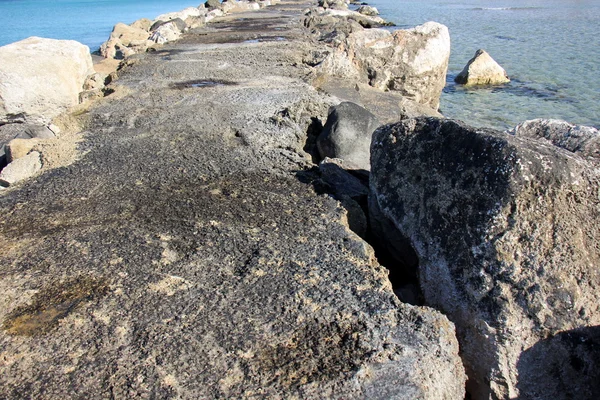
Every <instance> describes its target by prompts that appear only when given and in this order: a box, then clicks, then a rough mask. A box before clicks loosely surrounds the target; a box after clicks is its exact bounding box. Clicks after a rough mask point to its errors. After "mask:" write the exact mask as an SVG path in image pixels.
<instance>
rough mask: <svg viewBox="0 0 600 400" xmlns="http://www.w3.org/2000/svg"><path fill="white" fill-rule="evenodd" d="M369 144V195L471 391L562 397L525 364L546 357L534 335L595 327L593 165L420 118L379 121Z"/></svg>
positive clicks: (598, 281) (599, 279)
mask: <svg viewBox="0 0 600 400" xmlns="http://www.w3.org/2000/svg"><path fill="white" fill-rule="evenodd" d="M565 133H566V132H565ZM371 153H372V154H371V180H370V185H371V193H370V199H371V203H372V204H373V205H374V206H375V207H377V209H378V211H379V212H380V213H381V217H380V218H381V219H383V220H384V221H383V222H384V223H388V225H390V224H391V226H394V227H395V228H396V229H397V230H398V235H400V236H401V237H403V238H404V240H405V241H408V242H409V243H410V244H411V245H412V247H413V248H414V250H415V251H416V254H417V256H418V260H419V279H420V283H421V288H422V290H423V294H424V296H425V301H426V304H428V305H431V306H434V307H436V308H438V309H440V310H442V311H443V312H444V313H446V315H448V317H449V318H450V319H451V320H452V321H453V322H454V323H455V324H456V326H457V333H458V338H459V341H460V343H461V353H462V358H463V361H464V362H465V367H466V369H467V373H468V375H469V385H468V390H469V391H470V393H471V395H472V396H473V398H474V399H487V398H517V397H519V395H520V394H522V395H523V396H524V398H530V397H528V396H530V395H531V394H532V393H538V394H539V393H544V398H559V399H563V398H566V397H565V395H564V393H563V392H561V391H563V390H565V393H567V391H566V390H567V389H564V387H563V386H560V388H559V385H556V384H552V383H550V382H549V380H553V379H555V377H554V373H553V374H551V375H548V376H546V377H544V378H543V379H542V378H541V377H540V379H530V377H528V376H527V371H530V370H538V371H539V369H536V368H538V366H536V365H533V364H531V363H539V362H540V360H542V361H544V360H550V359H555V358H554V357H555V354H553V353H552V351H551V349H552V347H551V346H550V347H547V346H541V345H540V346H538V345H537V343H538V342H540V341H543V340H545V339H547V338H549V337H551V336H553V335H556V334H558V333H560V332H563V331H567V330H571V329H578V328H583V327H589V326H594V325H598V324H600V304H599V303H598V295H597V288H598V286H599V285H600V273H599V272H598V268H597V266H598V265H599V264H600V250H599V248H598V245H597V243H598V242H599V241H600V229H599V228H598V224H597V221H598V218H599V217H600V200H599V198H598V190H599V182H600V175H599V173H598V170H597V168H596V164H595V163H593V162H589V161H587V160H586V159H584V158H583V157H580V156H578V155H577V154H576V153H572V152H569V151H565V150H564V149H561V148H558V147H555V146H553V145H550V144H548V143H547V142H544V141H543V140H539V139H531V138H526V137H518V136H517V137H515V136H512V135H508V134H506V133H500V132H496V131H492V130H486V129H475V128H470V127H468V126H465V125H462V124H461V123H458V122H455V121H451V120H439V119H426V118H419V119H412V120H406V121H403V122H401V123H398V124H393V125H386V126H383V127H381V128H380V129H378V130H377V131H376V132H375V133H374V137H373V144H372V147H371ZM386 220H387V221H386ZM532 346H536V348H537V350H536V352H535V357H525V356H524V354H525V353H524V352H526V351H528V349H530V348H531V347H532ZM544 349H547V350H548V351H550V352H549V353H545V352H544V351H545V350H544ZM565 351H566V352H567V353H566V354H569V352H568V348H567V349H566V350H565ZM565 358H566V359H568V357H565ZM544 362H545V361H544ZM553 362H554V361H553ZM550 364H551V363H550ZM581 373H592V374H593V373H594V371H588V372H584V371H581ZM565 376H566V375H565ZM524 380H526V381H527V384H526V385H525V386H526V387H527V391H526V392H523V393H520V387H521V382H522V381H524ZM562 384H564V385H566V387H567V388H569V385H570V383H569V382H568V379H565V380H564V381H563V383H562ZM546 390H553V391H550V392H549V391H546ZM568 390H571V389H568ZM533 397H535V396H533Z"/></svg>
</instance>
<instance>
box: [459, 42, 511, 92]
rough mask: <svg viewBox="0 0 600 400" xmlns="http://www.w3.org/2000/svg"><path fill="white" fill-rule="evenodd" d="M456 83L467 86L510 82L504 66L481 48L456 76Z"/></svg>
mask: <svg viewBox="0 0 600 400" xmlns="http://www.w3.org/2000/svg"><path fill="white" fill-rule="evenodd" d="M454 81H455V82H456V83H460V84H463V85H467V86H475V85H500V84H503V83H508V82H510V79H508V75H507V74H506V71H505V70H504V68H502V67H501V66H500V65H499V64H498V63H497V62H496V61H495V60H494V59H493V58H492V57H491V56H490V55H489V54H488V53H487V52H486V51H485V50H482V49H479V50H477V51H476V52H475V55H474V56H473V58H471V59H470V60H469V62H468V63H467V65H465V68H464V69H463V70H462V71H461V72H460V73H459V74H458V75H457V76H456V78H454Z"/></svg>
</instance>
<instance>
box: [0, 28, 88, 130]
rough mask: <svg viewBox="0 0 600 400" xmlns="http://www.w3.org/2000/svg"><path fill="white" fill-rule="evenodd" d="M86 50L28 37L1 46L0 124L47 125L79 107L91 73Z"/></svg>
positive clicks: (74, 44)
mask: <svg viewBox="0 0 600 400" xmlns="http://www.w3.org/2000/svg"><path fill="white" fill-rule="evenodd" d="M93 72H94V71H93V67H92V57H91V55H90V51H89V48H88V47H87V46H84V45H82V44H81V43H78V42H75V41H72V40H54V39H43V38H37V37H31V38H28V39H24V40H21V41H19V42H15V43H11V44H9V45H6V46H2V47H0V123H6V122H19V121H21V122H23V121H25V122H28V123H35V124H44V123H48V122H49V121H50V120H51V119H52V118H54V117H56V116H57V115H58V114H60V113H62V112H64V111H65V110H67V109H68V108H69V107H72V106H75V105H77V104H79V93H80V92H81V91H82V88H83V84H84V82H85V80H86V78H87V77H88V76H89V75H91V74H92V73H93Z"/></svg>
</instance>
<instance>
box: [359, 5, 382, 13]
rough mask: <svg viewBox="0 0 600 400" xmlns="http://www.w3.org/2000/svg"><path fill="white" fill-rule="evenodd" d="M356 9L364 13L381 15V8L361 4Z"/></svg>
mask: <svg viewBox="0 0 600 400" xmlns="http://www.w3.org/2000/svg"><path fill="white" fill-rule="evenodd" d="M356 11H358V12H359V13H361V14H364V15H379V10H377V9H376V8H375V7H371V6H360V7H358V9H357V10H356Z"/></svg>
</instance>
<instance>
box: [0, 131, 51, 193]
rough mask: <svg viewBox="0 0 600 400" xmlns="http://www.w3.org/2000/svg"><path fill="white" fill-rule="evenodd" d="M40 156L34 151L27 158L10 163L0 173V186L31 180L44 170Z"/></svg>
mask: <svg viewBox="0 0 600 400" xmlns="http://www.w3.org/2000/svg"><path fill="white" fill-rule="evenodd" d="M17 140H18V139H17ZM40 156H41V155H40V153H38V152H37V151H32V152H31V153H29V154H27V155H26V156H23V157H20V158H18V159H16V160H14V161H12V162H11V163H9V164H8V165H7V166H6V167H4V168H3V169H2V171H0V186H5V187H6V186H10V185H13V184H15V183H17V182H20V181H22V180H25V179H28V178H31V177H32V176H33V175H35V174H36V173H37V172H38V171H39V170H40V169H42V161H41V159H40Z"/></svg>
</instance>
